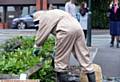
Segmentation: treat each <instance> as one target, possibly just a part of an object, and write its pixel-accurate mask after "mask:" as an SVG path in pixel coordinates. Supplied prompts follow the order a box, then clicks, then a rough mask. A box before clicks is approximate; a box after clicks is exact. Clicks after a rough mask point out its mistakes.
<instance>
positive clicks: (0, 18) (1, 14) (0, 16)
mask: <svg viewBox="0 0 120 82" xmlns="http://www.w3.org/2000/svg"><path fill="white" fill-rule="evenodd" d="M1 22H3V7H2V6H0V23H1Z"/></svg>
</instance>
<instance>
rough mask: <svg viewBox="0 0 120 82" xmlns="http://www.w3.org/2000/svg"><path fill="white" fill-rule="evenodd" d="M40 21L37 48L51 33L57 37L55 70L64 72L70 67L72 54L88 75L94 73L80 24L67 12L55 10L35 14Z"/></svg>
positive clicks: (35, 17) (35, 18)
mask: <svg viewBox="0 0 120 82" xmlns="http://www.w3.org/2000/svg"><path fill="white" fill-rule="evenodd" d="M33 18H34V20H39V29H38V31H37V34H36V42H35V46H36V47H40V46H42V44H43V43H44V41H45V40H46V39H47V37H48V36H49V34H50V33H52V34H54V35H55V37H56V53H55V54H56V55H55V70H56V71H58V72H62V71H64V70H66V69H67V67H68V66H69V59H70V55H71V52H73V55H74V56H75V58H76V59H77V60H78V62H79V64H80V65H81V66H82V68H83V71H84V72H86V73H91V72H93V67H92V65H91V62H90V54H89V50H88V48H87V47H86V43H85V38H84V33H83V31H82V28H81V25H80V24H79V22H78V21H77V20H76V19H75V18H74V17H72V16H71V15H70V14H68V13H67V12H64V11H62V10H58V9H54V10H49V11H38V12H36V13H34V14H33Z"/></svg>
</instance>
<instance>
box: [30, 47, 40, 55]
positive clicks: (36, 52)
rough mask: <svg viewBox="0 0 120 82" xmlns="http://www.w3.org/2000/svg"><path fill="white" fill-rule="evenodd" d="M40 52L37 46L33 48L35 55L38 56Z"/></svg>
mask: <svg viewBox="0 0 120 82" xmlns="http://www.w3.org/2000/svg"><path fill="white" fill-rule="evenodd" d="M39 52H40V48H35V49H34V50H33V54H32V55H33V56H38V54H39Z"/></svg>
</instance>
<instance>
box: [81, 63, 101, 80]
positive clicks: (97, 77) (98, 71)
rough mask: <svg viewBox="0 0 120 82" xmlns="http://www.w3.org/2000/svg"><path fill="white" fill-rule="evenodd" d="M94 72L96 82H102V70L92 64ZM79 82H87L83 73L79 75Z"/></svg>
mask: <svg viewBox="0 0 120 82" xmlns="http://www.w3.org/2000/svg"><path fill="white" fill-rule="evenodd" d="M93 67H94V70H95V76H96V82H102V80H103V76H102V69H101V67H100V66H99V65H97V64H93ZM80 82H88V78H87V75H86V74H85V73H83V72H81V74H80Z"/></svg>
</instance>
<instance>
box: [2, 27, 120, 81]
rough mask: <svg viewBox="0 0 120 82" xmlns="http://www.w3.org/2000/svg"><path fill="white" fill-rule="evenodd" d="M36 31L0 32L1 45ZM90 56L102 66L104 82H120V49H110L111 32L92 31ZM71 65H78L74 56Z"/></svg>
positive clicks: (8, 30)
mask: <svg viewBox="0 0 120 82" xmlns="http://www.w3.org/2000/svg"><path fill="white" fill-rule="evenodd" d="M35 34H36V31H35V30H11V29H7V30H0V37H1V38H0V43H3V42H4V41H5V40H7V39H9V38H12V37H15V36H18V35H23V36H32V35H35ZM91 42H92V43H91V45H92V46H91V47H89V49H90V55H91V60H92V61H93V63H96V64H98V65H100V66H101V68H102V73H103V76H104V81H103V82H120V48H116V46H114V47H112V48H111V47H110V35H109V30H92V41H91ZM70 64H71V65H75V64H76V65H78V62H77V61H76V60H75V59H74V57H73V56H72V57H71V59H70Z"/></svg>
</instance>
